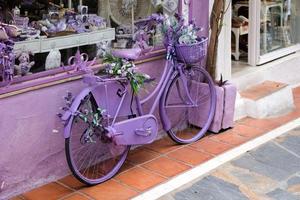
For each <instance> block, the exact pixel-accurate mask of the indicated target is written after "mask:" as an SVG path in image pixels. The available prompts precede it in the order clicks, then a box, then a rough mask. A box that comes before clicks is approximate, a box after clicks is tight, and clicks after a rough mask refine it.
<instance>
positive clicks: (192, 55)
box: [175, 38, 208, 64]
mask: <svg viewBox="0 0 300 200" xmlns="http://www.w3.org/2000/svg"><path fill="white" fill-rule="evenodd" d="M207 41H208V38H205V39H203V40H201V41H199V42H197V43H195V44H190V45H187V44H178V45H176V46H175V49H176V56H177V60H178V61H180V62H184V63H186V64H194V63H198V62H200V61H201V59H203V58H204V57H205V56H206V52H207Z"/></svg>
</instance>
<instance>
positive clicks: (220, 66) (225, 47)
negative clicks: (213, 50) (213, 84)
mask: <svg viewBox="0 0 300 200" xmlns="http://www.w3.org/2000/svg"><path fill="white" fill-rule="evenodd" d="M209 3H210V13H211V10H212V6H213V3H214V0H210V2H209ZM227 6H229V7H228V9H227V12H226V14H225V18H224V24H223V29H222V32H221V35H220V36H219V49H218V60H217V70H216V73H217V77H218V79H219V78H220V75H221V74H222V75H223V78H224V79H226V80H230V79H231V18H232V10H231V0H226V7H227Z"/></svg>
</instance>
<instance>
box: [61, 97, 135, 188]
mask: <svg viewBox="0 0 300 200" xmlns="http://www.w3.org/2000/svg"><path fill="white" fill-rule="evenodd" d="M101 109H104V108H101ZM101 109H100V108H98V106H97V103H96V101H95V99H94V97H93V95H92V94H91V93H90V94H88V95H87V96H85V97H84V98H83V99H82V100H81V103H80V105H79V107H78V109H77V113H76V115H75V116H74V118H73V119H72V127H71V132H70V137H69V138H67V139H66V140H65V151H66V157H67V162H68V165H69V168H70V170H71V171H72V173H73V175H74V176H75V177H76V178H77V179H78V180H80V181H81V182H83V183H85V184H87V185H96V184H99V183H102V182H104V181H106V180H108V179H110V178H112V177H113V176H114V175H115V174H116V173H117V172H118V170H119V169H120V168H121V166H122V165H123V163H124V161H125V159H126V157H127V154H128V151H129V149H130V146H117V145H115V144H114V143H113V141H112V139H111V138H109V137H108V136H107V131H106V129H105V127H107V125H108V121H107V119H106V118H105V116H103V115H102V114H101Z"/></svg>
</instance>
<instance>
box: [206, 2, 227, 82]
mask: <svg viewBox="0 0 300 200" xmlns="http://www.w3.org/2000/svg"><path fill="white" fill-rule="evenodd" d="M225 2H226V0H215V1H214V5H213V9H212V13H211V17H210V28H211V35H210V42H209V46H208V58H207V68H208V72H209V73H210V75H211V76H212V78H213V79H216V64H217V57H218V45H219V35H220V33H221V31H222V27H223V21H224V15H225V12H226V7H225Z"/></svg>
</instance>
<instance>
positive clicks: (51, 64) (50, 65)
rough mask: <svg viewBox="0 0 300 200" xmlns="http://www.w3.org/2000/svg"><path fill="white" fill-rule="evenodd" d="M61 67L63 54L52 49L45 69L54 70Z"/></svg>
mask: <svg viewBox="0 0 300 200" xmlns="http://www.w3.org/2000/svg"><path fill="white" fill-rule="evenodd" d="M60 66H61V53H60V51H59V50H58V49H55V48H54V49H51V51H50V52H49V54H48V56H47V58H46V63H45V69H46V70H50V69H54V68H58V67H60Z"/></svg>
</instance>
